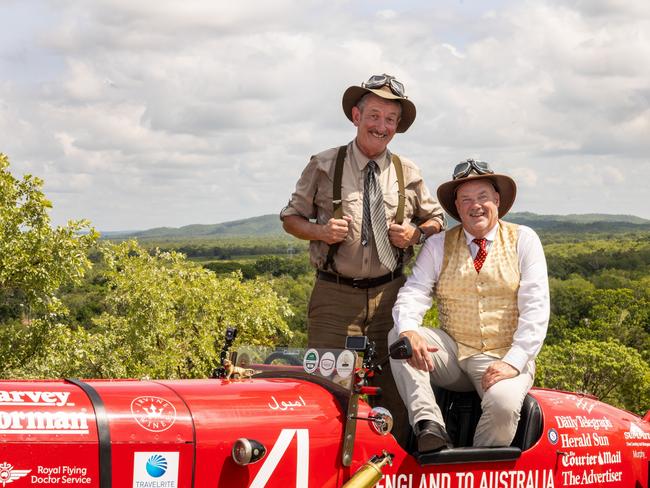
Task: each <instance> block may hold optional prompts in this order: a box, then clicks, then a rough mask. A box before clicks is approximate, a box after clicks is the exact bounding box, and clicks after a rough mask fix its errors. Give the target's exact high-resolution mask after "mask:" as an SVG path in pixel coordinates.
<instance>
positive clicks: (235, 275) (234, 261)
mask: <svg viewBox="0 0 650 488" xmlns="http://www.w3.org/2000/svg"><path fill="white" fill-rule="evenodd" d="M42 186H43V181H42V180H40V179H39V178H37V177H34V176H31V175H25V176H23V177H22V178H15V177H14V176H13V175H12V174H11V172H10V170H9V160H8V158H7V157H6V156H5V155H2V154H0V199H1V200H0V246H2V248H1V251H2V252H0V354H2V357H3V359H4V361H3V363H2V364H1V365H0V376H1V377H4V378H27V377H31V378H34V377H62V376H77V377H94V378H108V377H117V378H124V377H136V378H137V377H156V378H195V377H206V376H209V375H210V373H211V371H212V369H213V368H214V367H215V366H217V361H218V347H215V343H219V342H220V341H221V340H222V337H223V335H224V331H225V329H226V327H230V326H236V327H238V330H239V337H238V342H240V343H249V344H260V345H292V346H304V345H305V344H306V315H307V304H308V300H309V294H310V292H311V287H312V285H313V280H314V273H313V270H312V268H311V267H310V265H309V262H308V257H307V253H306V249H307V248H306V244H305V243H304V242H302V241H297V240H292V239H291V238H288V237H286V236H282V237H278V236H273V237H268V238H259V237H254V238H251V237H248V238H241V237H240V238H237V237H234V236H231V235H229V236H228V237H225V238H223V239H215V238H211V239H208V238H206V237H205V236H204V235H201V236H200V237H197V238H195V239H194V238H179V237H175V238H173V239H169V238H165V239H159V240H156V238H155V236H156V235H159V232H158V233H157V232H153V233H151V235H149V236H148V237H147V238H146V239H145V238H142V239H140V240H139V241H136V240H128V239H127V240H108V239H101V238H100V236H99V234H98V233H97V232H96V231H95V230H94V229H93V227H92V226H91V224H90V223H89V222H87V221H84V220H71V221H69V222H68V224H67V225H66V226H59V227H53V226H52V225H51V222H50V218H49V210H50V209H51V203H50V202H49V201H48V200H47V198H46V197H45V195H44V193H43V191H42ZM624 224H625V225H622V226H621V227H620V229H619V230H618V231H616V232H614V231H613V229H615V228H616V224H615V223H611V222H606V223H602V222H601V223H599V222H595V223H594V222H590V223H587V224H580V225H574V226H573V227H572V226H571V225H569V224H567V222H560V223H559V224H558V225H556V226H555V225H550V224H549V223H548V222H546V223H544V225H542V226H541V228H539V229H538V230H539V233H540V236H541V238H542V242H543V244H544V248H545V252H546V257H547V261H548V269H549V275H550V288H551V320H550V324H549V331H548V336H547V339H546V342H545V345H544V347H543V348H542V352H541V353H540V356H539V358H538V361H537V370H538V373H537V377H536V381H535V383H536V385H537V386H544V387H550V388H560V389H565V390H571V391H580V392H585V393H591V394H595V395H597V396H598V397H599V398H601V399H602V400H603V401H607V402H610V403H612V404H615V405H618V406H620V407H623V408H626V409H628V410H631V411H634V412H637V413H644V412H645V411H646V410H647V409H648V407H649V406H650V231H648V230H647V229H645V228H642V229H640V230H639V229H635V228H634V226H633V224H629V223H624ZM247 225H250V222H249V223H247ZM528 225H531V226H533V227H535V221H534V219H533V220H531V221H530V223H528ZM425 324H426V325H428V326H432V327H435V326H437V312H436V308H435V307H433V308H432V309H431V310H430V311H429V313H428V314H427V316H426V317H425Z"/></svg>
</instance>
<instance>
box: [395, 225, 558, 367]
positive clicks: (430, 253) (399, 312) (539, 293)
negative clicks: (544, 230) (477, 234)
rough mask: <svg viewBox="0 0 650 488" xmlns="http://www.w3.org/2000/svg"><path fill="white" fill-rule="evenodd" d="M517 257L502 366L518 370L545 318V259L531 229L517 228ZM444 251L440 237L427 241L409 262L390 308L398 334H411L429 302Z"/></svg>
mask: <svg viewBox="0 0 650 488" xmlns="http://www.w3.org/2000/svg"><path fill="white" fill-rule="evenodd" d="M518 230H519V238H518V240H517V254H518V258H519V272H520V275H521V278H520V282H519V290H518V292H517V305H518V307H519V319H518V324H517V330H516V331H515V333H514V337H513V340H512V347H511V348H510V350H509V351H508V352H507V353H506V355H505V356H504V357H503V361H505V362H507V363H508V364H510V365H511V366H514V367H515V368H517V370H519V371H522V370H523V368H524V367H525V366H526V364H527V363H528V362H529V361H531V360H533V359H535V357H537V354H538V353H539V351H540V349H541V347H542V343H543V342H544V338H545V337H546V329H547V327H548V320H549V315H550V301H549V290H548V273H547V270H546V258H545V257H544V249H543V248H542V243H541V242H540V240H539V237H538V236H537V234H536V233H535V231H534V230H533V229H531V228H530V227H526V226H524V225H519V226H518ZM463 232H464V233H465V238H466V240H467V245H468V246H469V250H470V253H471V254H472V257H475V256H476V253H477V252H478V245H477V244H475V243H474V242H472V240H473V239H474V236H473V235H471V234H469V233H468V232H467V231H466V230H464V229H463ZM496 232H497V226H494V228H493V229H492V230H490V232H488V234H487V235H486V236H485V238H486V239H487V240H488V242H487V252H488V255H489V253H490V246H491V245H492V242H493V241H494V237H495V236H496ZM444 246H445V232H440V233H439V234H435V235H433V236H431V237H429V238H428V239H427V240H426V242H425V243H424V245H423V246H422V249H421V250H420V254H419V255H418V257H417V260H416V261H415V266H414V267H413V273H412V274H411V276H409V278H408V280H407V281H406V283H405V284H404V286H403V287H402V288H401V289H400V291H399V294H398V295H397V300H396V302H395V306H394V307H393V319H394V321H395V328H396V329H397V331H398V333H401V332H404V331H407V330H417V328H418V327H419V326H420V325H421V324H422V318H423V317H424V314H425V313H426V312H427V310H429V308H431V304H432V303H433V299H432V293H433V288H434V286H435V284H436V282H437V281H438V277H439V276H440V270H441V267H442V260H443V255H444Z"/></svg>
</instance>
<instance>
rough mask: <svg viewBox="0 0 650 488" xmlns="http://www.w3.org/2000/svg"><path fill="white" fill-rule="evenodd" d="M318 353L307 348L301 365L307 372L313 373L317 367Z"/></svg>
mask: <svg viewBox="0 0 650 488" xmlns="http://www.w3.org/2000/svg"><path fill="white" fill-rule="evenodd" d="M318 360H319V355H318V351H317V350H316V349H308V350H307V352H306V353H305V357H304V359H303V360H302V367H303V368H304V369H305V371H306V372H307V373H313V372H314V371H316V368H318Z"/></svg>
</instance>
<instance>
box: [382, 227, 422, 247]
mask: <svg viewBox="0 0 650 488" xmlns="http://www.w3.org/2000/svg"><path fill="white" fill-rule="evenodd" d="M417 232H419V231H418V230H416V228H415V227H413V226H412V225H410V224H406V225H404V224H390V227H389V229H388V240H389V241H390V243H391V244H392V245H393V246H395V247H397V248H399V249H406V248H407V247H409V246H412V245H413V244H415V242H413V241H414V240H415V238H416V237H418V235H417Z"/></svg>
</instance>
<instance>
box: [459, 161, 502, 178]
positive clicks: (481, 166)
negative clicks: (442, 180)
mask: <svg viewBox="0 0 650 488" xmlns="http://www.w3.org/2000/svg"><path fill="white" fill-rule="evenodd" d="M472 170H474V171H475V172H476V173H477V174H479V175H493V174H494V171H492V168H490V165H489V164H488V163H486V162H485V161H475V160H473V159H471V158H470V159H467V160H465V161H463V162H462V163H458V164H457V165H456V167H455V168H454V175H453V177H452V179H454V180H457V179H459V178H465V177H466V176H467V175H469V174H470V173H471V172H472Z"/></svg>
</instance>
